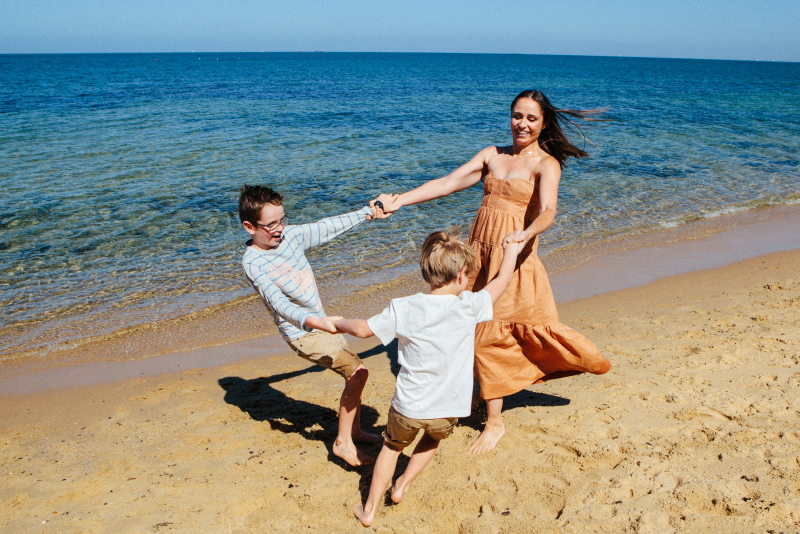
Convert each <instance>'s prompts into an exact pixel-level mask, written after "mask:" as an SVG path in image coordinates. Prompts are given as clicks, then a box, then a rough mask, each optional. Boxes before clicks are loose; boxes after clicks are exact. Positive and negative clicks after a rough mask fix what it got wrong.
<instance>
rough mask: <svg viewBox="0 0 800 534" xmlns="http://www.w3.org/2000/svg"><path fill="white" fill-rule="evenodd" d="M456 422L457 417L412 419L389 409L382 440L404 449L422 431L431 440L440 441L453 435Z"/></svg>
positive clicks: (391, 408)
mask: <svg viewBox="0 0 800 534" xmlns="http://www.w3.org/2000/svg"><path fill="white" fill-rule="evenodd" d="M456 422H458V418H457V417H446V418H442V419H412V418H410V417H406V416H405V415H403V414H401V413H400V412H398V411H397V410H395V409H394V407H390V408H389V420H388V421H387V422H386V430H385V431H384V432H383V439H385V440H386V441H387V443H389V444H390V445H394V446H395V447H397V448H400V449H405V448H406V447H408V446H409V445H411V442H412V441H414V438H416V437H417V433H418V432H419V431H420V430H424V431H425V433H426V434H428V435H429V436H430V437H432V438H433V439H435V440H437V441H440V440H443V439H444V438H446V437H448V436H449V435H450V434H452V433H453V429H454V428H455V427H456Z"/></svg>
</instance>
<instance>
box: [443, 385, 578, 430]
mask: <svg viewBox="0 0 800 534" xmlns="http://www.w3.org/2000/svg"><path fill="white" fill-rule="evenodd" d="M569 403H570V400H569V399H565V398H564V397H559V396H558V395H548V394H547V393H537V392H534V391H529V390H527V389H523V390H522V391H519V392H517V393H514V394H513V395H509V396H508V397H505V399H503V412H506V411H508V410H512V409H514V408H522V407H526V406H568V405H569ZM485 422H486V403H485V402H483V401H481V402H479V403H478V406H477V407H473V408H472V415H470V416H469V417H464V418H462V419H459V420H458V424H460V425H463V426H468V427H470V428H472V429H474V430H478V431H483V426H484V423H485Z"/></svg>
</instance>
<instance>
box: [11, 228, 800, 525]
mask: <svg viewBox="0 0 800 534" xmlns="http://www.w3.org/2000/svg"><path fill="white" fill-rule="evenodd" d="M706 243H710V242H706ZM659 246H661V245H659ZM711 249H713V247H709V246H706V247H700V250H711ZM652 252H653V251H652V249H641V250H640V253H642V254H645V255H646V254H650V253H652ZM626 254H627V253H626ZM656 259H659V261H658V263H659V264H661V263H663V262H665V261H667V260H666V256H656ZM631 261H632V262H633V263H630V264H629V266H634V265H636V264H641V261H642V260H636V259H635V258H633V259H631ZM637 262H638V263H637ZM595 265H598V264H595ZM616 265H617V267H616V269H617V270H622V271H621V272H622V273H623V274H624V269H623V267H624V265H626V264H625V263H624V262H622V263H621V262H617V263H616ZM583 268H586V269H589V270H594V271H595V272H597V271H596V269H593V268H592V265H591V264H590V263H587V264H584V266H583ZM598 269H599V267H598ZM646 270H647V271H648V272H650V271H651V270H649V269H646ZM573 274H574V273H573ZM651 275H653V273H652V272H651ZM570 276H573V275H571V274H570V272H569V271H565V272H563V273H558V274H556V275H554V276H553V280H554V287H555V288H556V293H557V294H559V291H562V290H560V289H559V287H560V288H568V287H571V283H570V282H569V280H570V278H569V277H570ZM564 277H566V278H564ZM622 278H624V276H622ZM560 284H564V285H560ZM404 289H406V288H405V287H401V288H398V287H395V288H394V289H391V290H387V291H396V290H404ZM365 296H366V297H368V300H369V302H368V303H367V304H366V305H365V307H364V308H363V311H364V313H365V314H368V313H371V311H370V310H372V309H380V308H381V307H382V306H383V305H384V304H385V297H386V295H384V294H382V293H381V291H376V292H373V294H369V293H368V292H367V293H365ZM559 310H560V313H561V318H562V321H563V322H565V323H567V324H569V325H570V326H572V327H574V328H576V329H577V330H579V331H581V332H583V333H585V334H586V335H587V336H588V337H590V338H591V339H592V340H594V341H595V342H596V343H597V345H598V346H599V347H600V348H601V349H602V350H603V351H604V352H605V353H606V355H607V356H608V358H609V359H610V360H611V361H612V363H613V364H614V368H613V369H612V371H611V372H610V373H609V374H607V375H603V376H591V375H588V376H587V375H582V376H577V377H571V378H565V379H561V380H556V381H552V382H548V383H546V384H541V385H537V386H532V387H530V388H528V389H526V390H523V391H522V392H520V393H518V394H516V395H514V396H512V397H509V398H508V399H507V401H506V406H505V420H506V425H507V431H508V433H507V436H506V437H505V438H504V439H503V441H502V442H501V443H500V445H499V447H498V448H497V449H496V450H495V451H493V452H491V453H489V454H486V455H484V456H480V457H472V456H467V455H465V451H466V449H467V447H468V446H469V444H470V443H471V442H472V441H473V440H474V439H475V438H476V437H477V435H478V433H479V432H480V429H481V428H482V423H483V417H484V416H485V413H484V412H483V411H482V409H479V410H478V411H476V412H475V413H474V414H473V416H472V417H470V418H468V419H465V420H462V421H461V424H460V426H459V427H458V428H457V429H456V431H455V433H454V434H453V436H452V437H451V438H449V439H448V440H446V441H445V442H443V443H442V445H441V447H440V449H439V452H438V453H437V456H436V458H435V459H434V460H433V462H432V463H431V464H430V466H429V467H428V468H427V469H426V470H425V472H423V474H422V475H421V476H420V478H419V479H418V480H417V482H416V483H415V485H414V486H413V487H412V489H411V491H410V492H409V494H408V496H407V497H406V500H405V501H404V502H403V503H402V504H400V505H395V506H388V507H385V508H384V509H383V510H382V511H381V512H380V513H379V516H378V518H377V520H376V522H375V525H374V526H373V527H372V528H370V529H363V528H362V527H360V525H359V524H358V523H357V522H356V520H355V519H354V518H353V517H352V515H351V513H350V508H351V507H352V505H353V504H354V503H355V502H357V501H358V500H359V499H360V498H362V497H364V496H365V495H366V492H367V490H368V487H369V480H370V474H371V469H370V468H350V467H348V466H346V465H344V464H343V463H342V462H341V461H340V460H338V458H336V457H335V456H333V455H332V454H331V452H330V447H331V444H332V441H333V438H334V436H335V429H336V415H335V414H336V412H335V410H336V408H337V400H338V395H339V393H340V390H341V379H340V378H339V377H337V376H336V375H334V374H333V373H331V372H330V371H323V370H321V369H319V368H314V367H309V366H308V365H307V364H306V362H305V361H303V360H301V359H299V358H297V357H296V356H293V355H291V354H289V353H288V351H286V350H283V349H282V347H281V345H280V344H279V343H278V344H274V343H273V344H271V345H269V346H270V347H272V348H269V349H268V348H267V347H266V346H267V345H268V344H269V343H271V342H270V341H268V340H267V339H266V338H260V339H253V340H250V341H247V340H245V341H241V342H239V343H234V344H230V345H223V346H219V347H216V348H209V349H205V350H206V351H210V352H205V353H203V352H200V353H197V352H194V353H186V354H184V355H182V356H181V357H177V356H175V355H172V356H174V357H166V356H165V357H164V359H163V360H160V362H161V363H160V364H158V365H157V364H156V362H157V360H153V359H151V360H152V361H150V365H144V366H143V367H141V368H137V367H136V366H135V364H138V365H143V363H145V362H148V360H143V362H100V364H102V365H105V366H106V367H105V368H104V369H101V368H97V367H91V365H94V364H92V363H87V364H84V365H86V366H87V367H82V368H76V367H75V366H71V365H70V366H62V367H58V368H56V370H55V371H54V370H52V369H36V370H30V369H28V370H27V371H24V372H23V371H20V370H19V369H16V370H15V368H11V367H9V368H7V370H6V372H5V373H4V374H3V375H2V376H1V377H0V379H2V382H0V391H3V394H0V413H2V415H3V417H2V418H0V437H1V439H0V463H1V464H2V467H1V468H0V499H2V502H3V503H5V506H3V507H0V531H3V532H9V533H12V532H13V533H16V532H26V533H27V532H48V531H49V532H109V531H115V532H170V531H171V532H241V533H249V532H265V531H266V532H286V533H293V532H365V531H366V532H383V533H405V532H414V533H425V532H429V533H435V534H439V533H459V534H466V533H500V532H532V531H536V532H544V533H549V532H552V533H556V532H575V533H585V532H608V533H618V532H639V533H650V532H653V533H670V532H691V533H695V532H696V533H701V532H710V531H722V532H733V533H737V532H743V533H744V532H769V531H773V532H796V531H798V530H800V430H798V429H799V428H800V424H799V423H800V397H799V396H798V395H797V392H798V388H800V348H799V347H800V327H798V324H800V250H791V251H785V252H778V253H772V254H769V255H765V256H760V257H756V258H750V259H746V260H743V261H737V262H735V263H732V264H729V265H726V266H724V267H719V268H715V269H711V270H701V271H695V272H689V273H685V274H680V275H676V276H668V277H663V278H658V279H656V280H654V281H651V282H649V283H647V284H645V285H641V286H638V287H633V288H628V289H622V290H616V291H613V292H609V293H604V294H601V295H597V296H592V297H589V298H584V299H580V300H571V301H569V302H564V303H562V304H561V305H560V306H559ZM260 342H263V343H264V345H260ZM353 345H354V346H355V347H356V349H357V350H358V351H359V352H360V354H361V356H362V358H363V359H364V361H365V364H366V365H367V366H368V367H369V369H370V370H371V376H370V381H369V383H368V384H367V387H366V390H365V394H364V408H363V419H364V426H365V427H367V429H372V430H374V431H376V432H377V431H380V430H382V426H383V425H384V424H385V421H386V412H387V410H388V406H389V401H390V398H391V395H392V390H393V383H394V374H393V372H396V363H395V360H394V358H393V353H392V352H391V351H389V352H387V351H386V350H385V349H384V348H383V347H381V346H375V343H374V342H370V341H369V340H366V341H361V340H359V341H355V342H354V343H353ZM219 358H223V359H225V358H226V359H227V360H219ZM220 361H222V362H223V363H222V365H214V364H215V363H220ZM198 362H200V363H201V365H200V366H199V367H197V368H194V369H187V370H180V369H186V367H191V366H193V365H195V364H197V363H198ZM112 364H113V365H112ZM98 365H99V364H98ZM109 365H110V367H109ZM115 365H118V366H128V367H115ZM159 365H163V367H159ZM176 365H185V366H186V367H179V368H176V367H174V366H176ZM170 366H172V367H170ZM101 372H102V374H101V375H98V374H97V373H101ZM158 372H163V373H166V374H154V373H158ZM42 373H50V374H49V375H43V374H42ZM136 373H145V374H144V375H142V374H139V375H137V374H136ZM45 377H49V378H47V380H49V382H47V381H46V380H44V378H45ZM40 379H41V380H40ZM115 379H116V380H115ZM33 382H39V383H43V382H47V384H49V385H47V386H43V387H41V388H39V390H37V391H33V390H30V389H29V390H28V392H27V393H25V392H24V391H26V389H25V388H26V387H28V388H31V387H32V383H33ZM64 383H68V384H72V385H73V387H66V388H60V389H53V388H52V386H53V385H64ZM15 384H16V386H15V387H19V388H20V389H18V390H16V391H18V393H16V394H9V393H7V390H8V389H9V388H11V386H12V385H15ZM365 451H366V452H369V453H372V454H376V453H377V451H378V449H377V448H376V447H372V448H365ZM409 452H410V449H409ZM406 461H407V459H405V461H403V459H402V458H401V462H400V468H402V467H404V465H405V462H406Z"/></svg>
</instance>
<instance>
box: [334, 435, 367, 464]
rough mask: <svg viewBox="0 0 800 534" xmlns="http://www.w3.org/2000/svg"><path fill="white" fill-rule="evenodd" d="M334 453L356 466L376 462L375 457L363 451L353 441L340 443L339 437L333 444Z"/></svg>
mask: <svg viewBox="0 0 800 534" xmlns="http://www.w3.org/2000/svg"><path fill="white" fill-rule="evenodd" d="M333 454H335V455H336V456H338V457H339V458H341V459H342V460H344V461H345V462H347V463H348V464H350V465H352V466H354V467H358V466H359V465H369V464H371V463H375V458H373V457H371V456H367V455H366V454H364V453H362V452H361V451H360V450H358V449H357V448H356V446H355V445H354V444H353V443H349V444H345V443H340V442H339V440H338V439H337V440H336V442H335V443H334V444H333Z"/></svg>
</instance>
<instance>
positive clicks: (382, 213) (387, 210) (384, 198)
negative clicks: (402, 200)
mask: <svg viewBox="0 0 800 534" xmlns="http://www.w3.org/2000/svg"><path fill="white" fill-rule="evenodd" d="M399 196H400V195H386V194H381V195H378V198H376V199H375V200H370V201H369V207H370V208H372V215H367V219H370V220H371V219H385V218H387V217H389V216H390V215H391V214H392V212H393V211H395V210H396V209H397V207H395V206H394V203H395V201H396V200H397V197H399ZM378 202H380V205H378ZM387 204H388V205H389V206H388V207H387V206H386V205H387Z"/></svg>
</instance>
